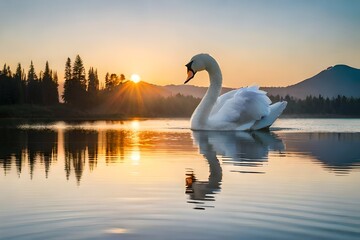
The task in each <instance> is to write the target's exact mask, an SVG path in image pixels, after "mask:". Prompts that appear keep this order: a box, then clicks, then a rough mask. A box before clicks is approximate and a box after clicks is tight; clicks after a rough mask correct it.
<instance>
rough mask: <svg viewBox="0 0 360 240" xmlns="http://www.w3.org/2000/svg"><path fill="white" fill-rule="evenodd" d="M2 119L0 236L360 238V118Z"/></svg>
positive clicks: (43, 237)
mask: <svg viewBox="0 0 360 240" xmlns="http://www.w3.org/2000/svg"><path fill="white" fill-rule="evenodd" d="M188 125H189V123H188V120H169V119H163V120H133V121H124V122H117V121H115V122H105V121H96V122H81V123H80V122H75V123H65V122H53V123H26V122H11V123H9V122H0V194H1V195H0V196H1V197H0V222H1V224H0V239H360V184H359V183H360V119H279V120H278V121H277V122H276V123H275V124H274V126H273V128H272V129H271V130H272V131H270V132H251V133H249V132H206V131H201V132H192V131H191V130H189V129H188Z"/></svg>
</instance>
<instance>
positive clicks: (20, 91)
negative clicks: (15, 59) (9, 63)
mask: <svg viewBox="0 0 360 240" xmlns="http://www.w3.org/2000/svg"><path fill="white" fill-rule="evenodd" d="M23 78H24V76H23V69H22V68H21V64H20V63H18V65H17V67H16V71H15V75H14V81H15V82H14V83H15V89H16V90H15V94H16V103H24V101H25V96H24V87H25V85H24V84H23Z"/></svg>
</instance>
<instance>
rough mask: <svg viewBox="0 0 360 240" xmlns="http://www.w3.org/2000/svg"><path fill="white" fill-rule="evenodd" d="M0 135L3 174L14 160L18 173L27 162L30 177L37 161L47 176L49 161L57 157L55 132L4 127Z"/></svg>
mask: <svg viewBox="0 0 360 240" xmlns="http://www.w3.org/2000/svg"><path fill="white" fill-rule="evenodd" d="M0 135H1V140H0V163H1V165H2V166H3V169H4V172H5V174H6V172H7V171H9V170H10V169H11V166H12V163H13V162H14V163H15V166H16V169H17V172H18V175H20V174H21V171H22V167H23V165H24V163H25V162H27V163H28V165H29V171H30V176H31V178H32V176H33V173H34V169H35V165H36V164H37V163H40V164H42V165H44V169H45V174H46V177H47V176H48V173H49V169H50V165H51V163H52V162H53V161H56V159H57V157H56V153H57V144H56V139H57V134H56V133H55V132H53V131H36V130H28V131H24V130H21V129H13V128H9V129H6V128H5V129H0Z"/></svg>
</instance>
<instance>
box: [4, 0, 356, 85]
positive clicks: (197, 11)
mask: <svg viewBox="0 0 360 240" xmlns="http://www.w3.org/2000/svg"><path fill="white" fill-rule="evenodd" d="M201 52H206V53H209V54H211V55H212V56H214V57H215V58H216V59H217V60H218V62H219V64H220V66H221V68H222V71H223V76H224V85H225V86H230V87H241V86H246V85H251V84H259V85H261V86H287V85H291V84H294V83H297V82H299V81H301V80H304V79H305V78H308V77H311V76H312V75H314V74H316V73H318V72H319V71H321V70H322V69H324V68H327V67H328V66H331V65H335V64H339V63H342V64H347V65H350V66H353V67H356V68H360V1H357V0H353V1H352V0H347V1H341V0H338V1H332V0H323V1H316V0H309V1H290V0H288V1H270V0H266V1H240V0H237V1H226V0H219V1H209V0H207V1H205V0H204V1H200V0H198V1H196V0H192V1H190V0H189V1H186V0H181V1H180V0H179V1H171V0H166V1H165V0H164V1H161V0H153V1H146V0H142V1H140V0H139V1H137V0H133V1H130V0H129V1H115V0H114V1H106V0H99V1H91V0H76V1H70V0H62V1H60V0H51V1H50V0H31V1H30V0H0V64H4V63H7V64H9V65H10V66H11V68H12V70H15V67H16V64H17V63H18V62H20V63H21V64H22V65H23V67H24V68H25V71H26V72H27V71H28V67H29V65H30V61H31V60H33V61H34V65H35V69H36V71H37V72H39V71H40V70H43V69H44V67H45V61H46V60H48V61H49V64H50V67H51V68H53V69H54V70H57V71H58V74H59V78H60V81H61V82H62V81H63V72H64V66H65V61H66V58H67V57H70V58H71V59H72V60H74V59H75V56H76V54H80V56H81V57H82V59H83V61H84V64H85V67H86V71H87V70H88V69H89V67H90V66H92V67H95V68H97V69H98V71H99V77H100V79H101V80H103V78H104V75H105V73H106V72H111V73H112V72H114V73H117V74H120V73H124V74H125V76H127V77H129V76H130V75H131V74H132V73H138V74H139V75H140V76H141V78H142V80H144V81H147V82H150V83H155V84H160V85H166V84H182V83H183V81H184V80H185V77H186V68H185V66H184V65H185V64H186V63H187V62H188V61H189V59H190V58H191V57H192V56H193V55H195V54H197V53H201ZM207 81H208V80H207V75H206V74H204V73H203V74H198V75H197V77H196V78H195V79H193V80H192V81H191V83H192V84H194V85H207Z"/></svg>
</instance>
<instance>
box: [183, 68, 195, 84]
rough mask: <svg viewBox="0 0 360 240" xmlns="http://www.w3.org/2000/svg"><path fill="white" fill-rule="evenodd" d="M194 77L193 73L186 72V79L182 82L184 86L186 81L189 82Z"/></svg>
mask: <svg viewBox="0 0 360 240" xmlns="http://www.w3.org/2000/svg"><path fill="white" fill-rule="evenodd" d="M194 75H195V74H194V72H193V71H191V70H189V71H188V72H187V78H186V81H185V82H184V84H186V83H187V82H188V81H190V80H191V79H192V78H193V77H194Z"/></svg>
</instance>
